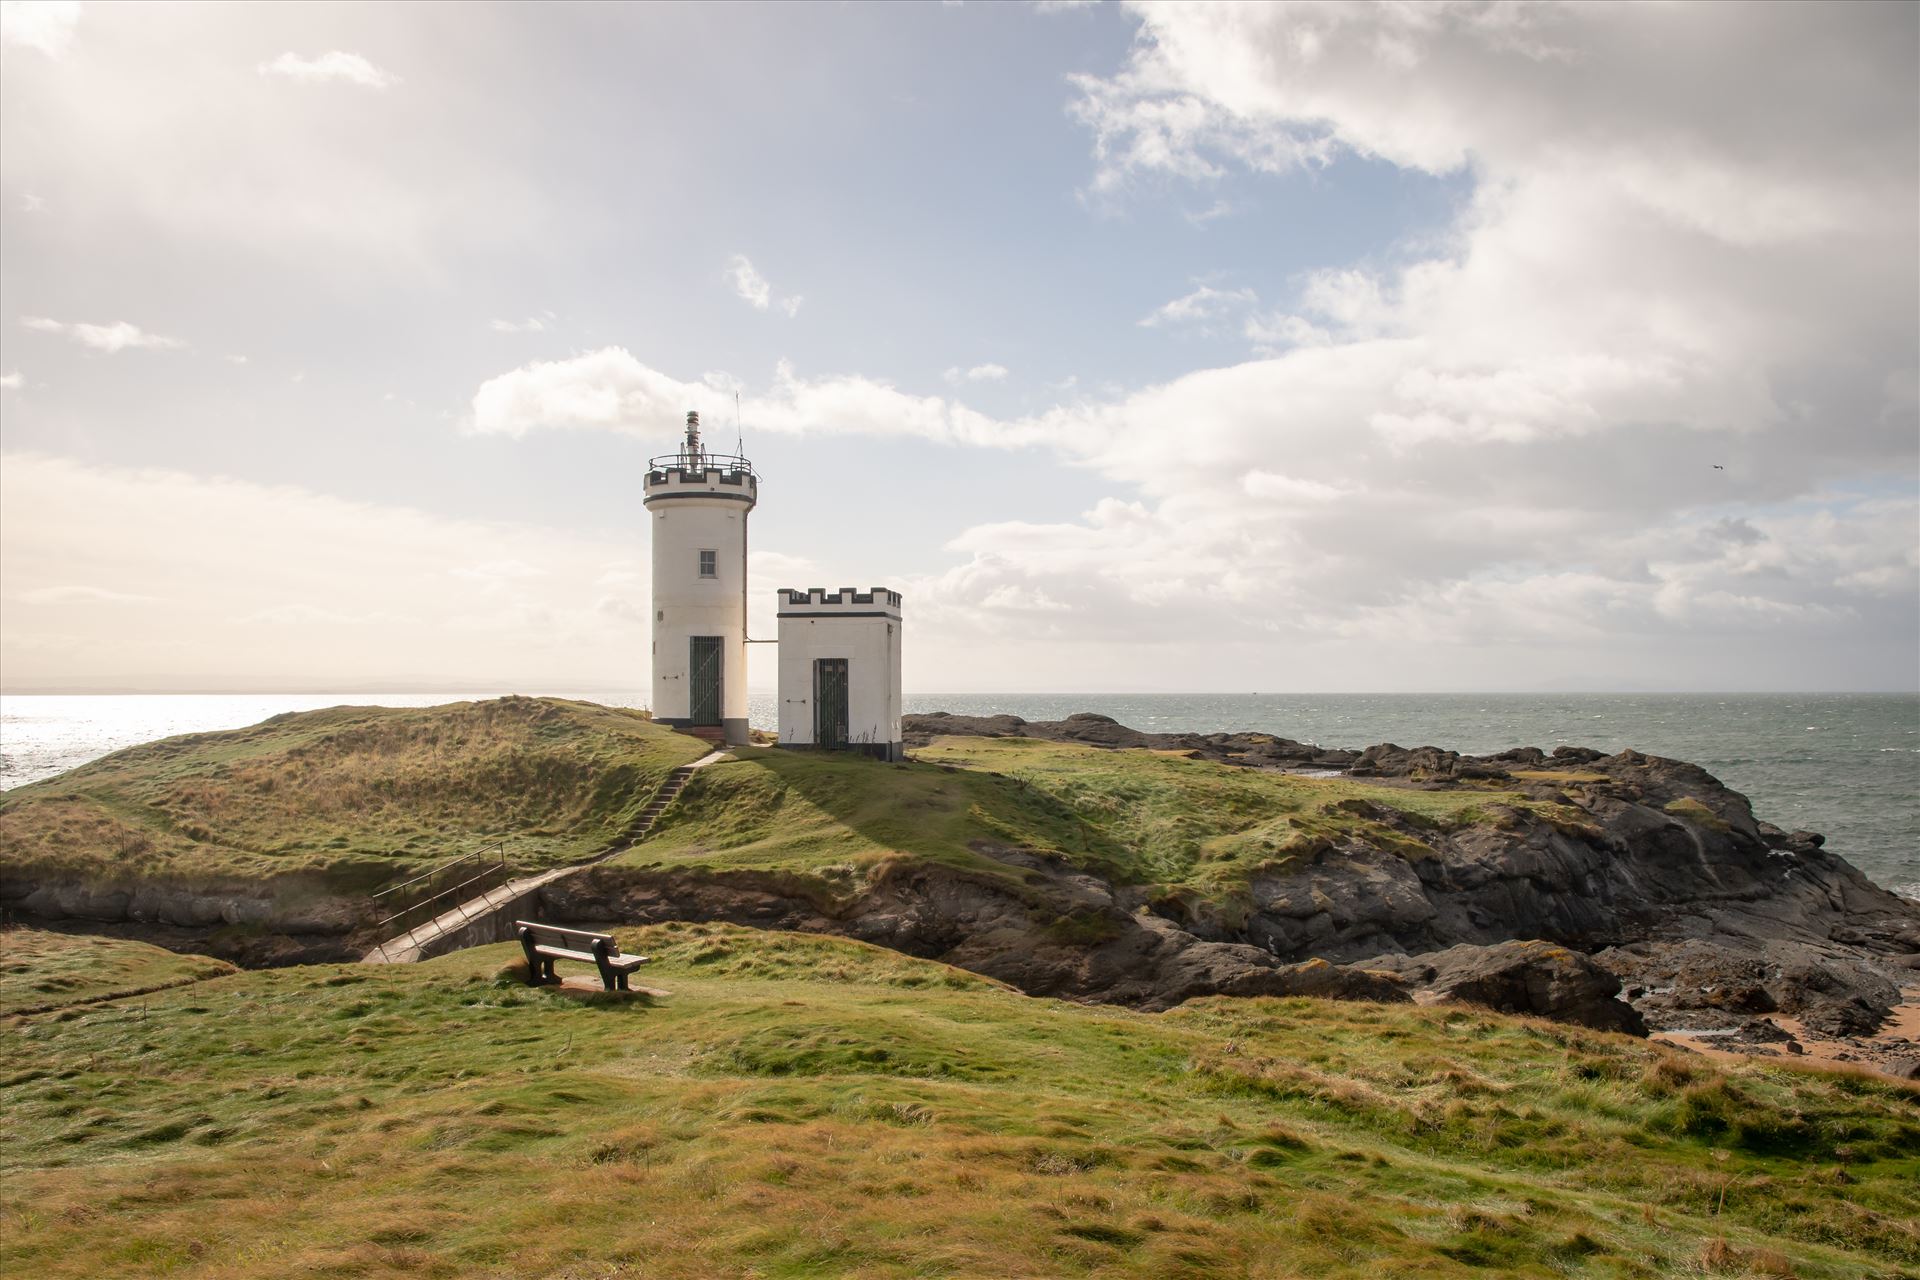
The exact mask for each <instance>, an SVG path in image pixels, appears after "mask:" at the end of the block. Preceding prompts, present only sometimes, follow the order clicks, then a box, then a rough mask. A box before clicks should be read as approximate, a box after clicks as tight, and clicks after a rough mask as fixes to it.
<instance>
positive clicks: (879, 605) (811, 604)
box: [774, 587, 900, 618]
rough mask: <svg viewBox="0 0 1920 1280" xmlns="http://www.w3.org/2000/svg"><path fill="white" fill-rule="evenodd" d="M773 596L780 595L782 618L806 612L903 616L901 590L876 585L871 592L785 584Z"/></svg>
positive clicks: (855, 588)
mask: <svg viewBox="0 0 1920 1280" xmlns="http://www.w3.org/2000/svg"><path fill="white" fill-rule="evenodd" d="M774 595H775V596H776V597H778V600H777V603H778V604H779V606H780V616H781V617H783V618H785V617H793V616H800V615H804V614H821V615H825V616H828V617H833V616H841V617H872V616H874V615H876V614H879V615H884V616H886V617H889V618H898V617H899V616H900V593H899V592H898V591H892V590H889V589H888V588H886V587H874V588H873V589H872V590H869V591H861V590H860V589H859V588H857V587H841V588H840V589H839V590H838V591H828V590H827V589H826V588H825V587H808V588H806V589H804V590H801V589H799V588H793V587H783V588H781V589H779V590H778V591H776V592H775V593H774Z"/></svg>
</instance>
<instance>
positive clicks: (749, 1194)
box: [0, 925, 1920, 1280]
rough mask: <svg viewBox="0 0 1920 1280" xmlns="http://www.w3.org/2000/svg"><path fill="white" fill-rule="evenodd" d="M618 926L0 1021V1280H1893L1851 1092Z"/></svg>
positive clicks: (1910, 1133) (1868, 1129) (1429, 1017)
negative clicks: (1155, 1003)
mask: <svg viewBox="0 0 1920 1280" xmlns="http://www.w3.org/2000/svg"><path fill="white" fill-rule="evenodd" d="M619 932H620V936H621V939H622V943H623V946H625V947H627V948H628V949H636V950H641V951H645V952H647V953H649V954H651V955H653V956H655V957H656V962H655V964H654V965H653V966H651V967H650V968H649V969H648V970H645V971H644V972H645V974H646V978H645V981H646V982H647V983H648V984H649V985H652V986H656V987H659V988H662V989H664V990H665V991H666V992H668V993H669V994H667V995H664V996H662V997H659V998H644V997H643V998H634V999H616V998H608V997H604V996H598V995H594V996H582V995H580V994H577V993H571V992H568V993H562V992H554V991H548V990H530V989H527V988H525V987H522V986H519V985H516V984H515V982H514V980H513V979H512V977H511V976H503V970H505V969H506V968H507V966H509V965H510V964H511V962H512V961H513V960H514V959H515V957H516V954H517V952H516V949H515V948H513V947H512V946H503V947H489V948H481V949H477V950H473V951H467V952H460V953H457V954H455V955H452V956H448V957H445V958H443V959H440V960H436V961H432V962H429V963H427V964H424V965H418V966H401V967H393V968H386V967H375V966H322V967H313V968H300V969H282V970H272V971H262V972H251V973H236V974H231V975H228V976H224V977H217V978H213V979H210V980H207V981H203V982H199V983H197V984H195V985H192V986H188V987H180V988H174V989H171V990H167V991H164V992H160V993H158V994H155V995H150V996H146V997H143V998H141V999H140V1000H138V1001H120V1002H116V1003H109V1004H95V1005H88V1006H84V1007H78V1008H74V1009H70V1010H67V1011H64V1012H61V1013H52V1014H43V1015H37V1016H33V1017H21V1018H14V1019H11V1020H10V1021H9V1022H8V1023H6V1024H5V1030H6V1032H7V1034H6V1036H5V1038H4V1040H0V1046H3V1047H0V1114H4V1115H5V1116H6V1117H7V1126H6V1129H5V1138H4V1141H3V1142H0V1236H4V1238H5V1239H6V1240H7V1241H8V1247H7V1249H6V1250H4V1251H0V1274H6V1275H19V1276H34V1277H43V1276H44V1277H67V1276H74V1277H79V1276H88V1277H92V1276H99V1275H133V1274H139V1275H180V1276H195V1277H238V1276H252V1275H259V1274H273V1275H276V1276H285V1277H309V1276H349V1275H351V1276H403V1275H409V1276H516V1277H517V1276H545V1277H588V1276H604V1275H615V1274H633V1275H644V1276H649V1277H656V1276H657V1277H677V1276H700V1277H705V1276H733V1275H758V1276H843V1275H845V1276H855V1275H857V1276H866V1277H931V1276H953V1275H994V1276H1010V1275H1022V1276H1039V1275H1047V1276H1152V1277H1177V1276H1196V1277H1198V1276H1213V1275H1245V1276H1263V1277H1273V1278H1275V1280H1278V1278H1279V1277H1292V1276H1322V1277H1365V1278H1366V1280H1375V1278H1377V1277H1381V1276H1396V1277H1397V1276H1423V1277H1452V1276H1459V1277H1467V1276H1474V1275H1486V1274H1498V1275H1507V1276H1530V1277H1555V1276H1566V1277H1640V1276H1646V1277H1653V1276H1669V1275H1701V1274H1729V1275H1738V1274H1794V1275H1798V1276H1801V1277H1804V1278H1806V1280H1822V1278H1827V1277H1832V1278H1840V1277H1868V1276H1895V1275H1913V1274H1920V1228H1916V1225H1915V1224H1916V1222H1920V1190H1917V1188H1920V1117H1917V1116H1916V1110H1915V1103H1916V1094H1915V1092H1914V1091H1913V1090H1912V1089H1911V1088H1909V1087H1903V1086H1900V1085H1896V1084H1893V1083H1891V1082H1883V1081H1879V1080H1874V1079H1869V1078H1866V1077H1862V1076H1858V1075H1845V1074H1821V1073H1815V1072H1810V1071H1805V1070H1798V1069H1793V1068H1790V1067H1787V1066H1775V1065H1771V1064H1761V1063H1757V1062H1755V1063H1745V1064H1739V1065H1718V1064H1712V1063H1708V1062H1706V1061H1704V1060H1701V1059H1698V1058H1689V1057H1685V1056H1683V1055H1680V1054H1678V1053H1676V1052H1674V1051H1671V1050H1667V1049H1663V1048H1661V1047H1659V1046H1654V1045H1648V1044H1646V1043H1644V1042H1638V1041H1634V1040H1630V1039H1627V1038H1623V1037H1615V1036H1607V1035H1602V1034H1599V1033H1594V1032H1588V1031H1584V1030H1579V1029H1573V1028H1567V1027H1562V1026H1557V1025H1552V1024H1547V1023H1542V1022H1536V1021H1531V1020H1525V1019H1515V1018H1507V1017H1502V1016H1500V1015H1496V1014H1492V1013H1487V1012H1482V1011H1478V1010H1468V1009H1458V1008H1455V1009H1448V1010H1442V1009H1437V1008H1417V1007H1412V1006H1373V1005H1364V1004H1351V1003H1340V1004H1336V1003H1324V1002H1318V1001H1312V1000H1304V999H1295V1000H1271V999H1255V1000H1225V999H1221V1000H1205V1001H1198V1002H1194V1003H1192V1004H1189V1005H1187V1006H1183V1007H1182V1008H1180V1009H1178V1010H1175V1011H1173V1012H1170V1013H1165V1014H1141V1013H1133V1012H1128V1011H1124V1010H1118V1009H1114V1008H1109V1007H1086V1006H1079V1005H1072V1004H1065V1003H1061V1002H1056V1001H1050V1000H1037V999H1031V998H1028V997H1024V996H1021V995H1019V994H1017V993H1014V992H1012V991H1010V990H1007V989H1005V988H1003V987H1001V986H999V985H997V984H995V983H992V982H990V981H988V980H985V979H982V978H978V977H975V976H972V975H969V974H966V973H962V972H960V971H957V970H953V969H949V968H946V967H944V966H941V965H938V964H934V963H931V962H924V961H918V960H913V959H910V958H907V957H903V956H900V955H898V954H895V953H892V952H888V951H883V950H878V949H876V948H872V947H868V946H864V945H862V944H859V943H854V942H849V941H845V940H841V939H833V938H824V937H811V936H798V935H783V934H764V933H755V932H753V931H749V930H742V929H735V928H731V927H726V926H715V925H668V926H659V927H654V928H649V929H637V930H621V931H619ZM80 941H85V940H80ZM50 945H51V944H50ZM76 945H78V944H77V943H76Z"/></svg>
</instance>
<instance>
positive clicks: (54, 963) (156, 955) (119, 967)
mask: <svg viewBox="0 0 1920 1280" xmlns="http://www.w3.org/2000/svg"><path fill="white" fill-rule="evenodd" d="M233 971H234V969H233V966H232V965H230V964H228V963H227V962H226V961H224V960H214V959H211V958H210V957H207V956H195V955H180V954H178V953H177V952H173V951H168V950H166V949H165V948H163V947H154V946H148V945H147V944H146V943H144V942H123V941H119V940H117V939H112V938H93V937H68V936H66V935H64V934H58V933H41V932H38V931H37V930H31V929H0V1014H9V1013H22V1012H26V1011H28V1010H40V1009H57V1008H60V1007H62V1006H65V1005H74V1004H84V1003H86V1002H88V1001H93V1000H102V999H107V998H109V997H113V996H128V995H140V994H142V993H144V992H149V991H158V990H160V989H162V988H164V987H173V986H179V985H181V984H183V983H188V982H197V981H199V980H200V979H202V978H213V977H218V976H219V975H221V974H224V973H232V972H233Z"/></svg>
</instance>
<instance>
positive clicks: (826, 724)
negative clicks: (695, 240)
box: [813, 658, 847, 751]
mask: <svg viewBox="0 0 1920 1280" xmlns="http://www.w3.org/2000/svg"><path fill="white" fill-rule="evenodd" d="M813 745H814V746H816V747H820V748H822V749H824V750H830V751H838V750H840V749H841V748H843V747H845V746H846V745H847V660H846V659H845V658H815V659H814V660H813Z"/></svg>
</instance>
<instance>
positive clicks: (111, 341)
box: [20, 316, 187, 355]
mask: <svg viewBox="0 0 1920 1280" xmlns="http://www.w3.org/2000/svg"><path fill="white" fill-rule="evenodd" d="M20 323H21V325H23V326H24V327H26V328H28V329H33V330H37V331H38V332H41V333H58V334H62V335H64V336H65V337H69V338H72V339H73V340H74V341H75V342H78V343H80V344H81V345H83V346H88V347H92V348H93V349H94V350H96V351H105V352H106V353H107V354H109V355H112V354H114V353H116V352H120V351H125V350H127V349H128V348H129V347H132V348H137V349H144V350H149V351H167V350H175V349H178V348H181V347H184V346H186V345H187V344H186V343H184V342H182V341H180V340H179V339H178V338H168V337H163V336H161V335H160V334H157V333H147V332H145V331H144V330H142V329H140V328H139V327H138V326H136V325H131V324H128V323H127V322H126V321H125V320H116V321H115V322H114V323H112V324H86V323H73V324H68V323H65V322H63V321H60V320H49V319H48V318H47V317H45V316H21V317H20Z"/></svg>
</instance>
